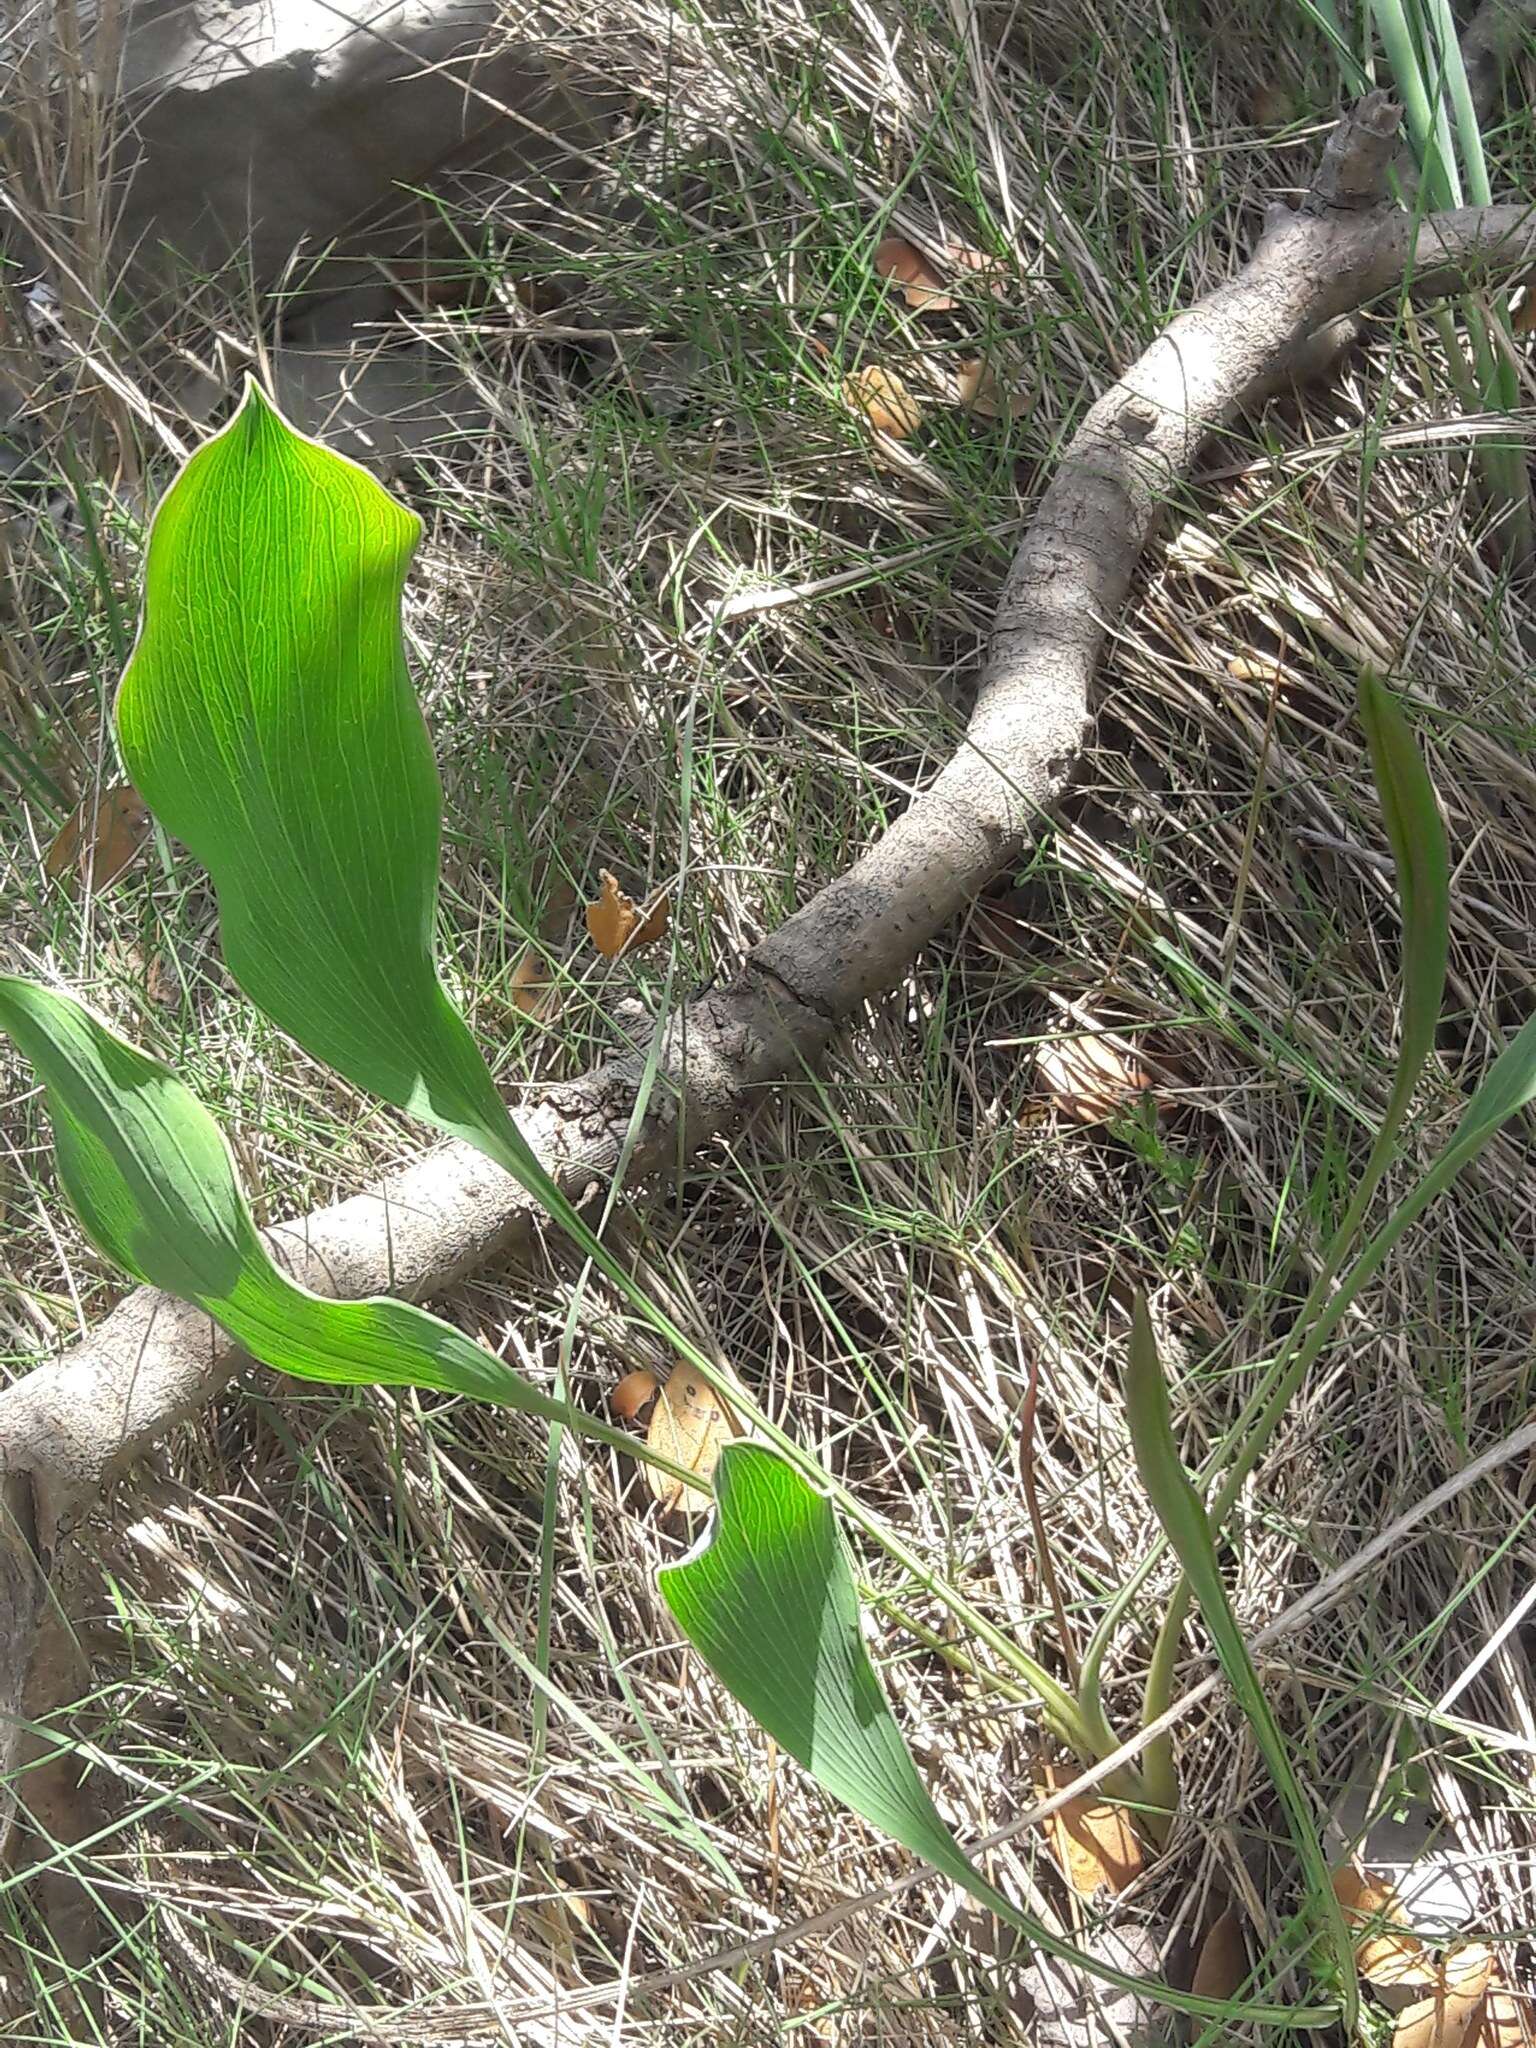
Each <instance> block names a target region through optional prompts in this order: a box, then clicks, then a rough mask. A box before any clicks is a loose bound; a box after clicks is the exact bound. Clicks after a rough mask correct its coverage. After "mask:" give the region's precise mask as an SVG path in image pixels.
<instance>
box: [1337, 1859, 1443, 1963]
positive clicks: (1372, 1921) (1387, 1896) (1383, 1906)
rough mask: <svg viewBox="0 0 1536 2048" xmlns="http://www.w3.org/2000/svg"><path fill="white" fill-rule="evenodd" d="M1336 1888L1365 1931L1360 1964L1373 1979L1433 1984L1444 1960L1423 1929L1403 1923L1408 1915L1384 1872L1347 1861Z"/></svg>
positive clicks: (1358, 1929)
mask: <svg viewBox="0 0 1536 2048" xmlns="http://www.w3.org/2000/svg"><path fill="white" fill-rule="evenodd" d="M1333 1893H1334V1897H1335V1898H1336V1899H1337V1900H1338V1902H1339V1904H1340V1905H1341V1906H1342V1907H1343V1908H1344V1919H1345V1922H1346V1924H1347V1925H1348V1926H1349V1927H1350V1928H1351V1930H1352V1931H1353V1932H1354V1933H1356V1934H1357V1935H1359V1937H1360V1940H1359V1943H1358V1945H1357V1946H1356V1949H1355V1967H1356V1969H1357V1970H1358V1971H1359V1972H1360V1974H1361V1976H1362V1977H1364V1979H1365V1980H1366V1982H1367V1983H1368V1984H1381V1985H1391V1984H1397V1985H1403V1984H1416V1985H1424V1986H1426V1987H1428V1986H1431V1985H1433V1984H1434V1982H1435V1980H1436V1976H1437V1974H1438V1968H1439V1966H1438V1964H1437V1963H1436V1961H1435V1959H1434V1957H1433V1956H1432V1955H1431V1954H1430V1952H1429V1950H1428V1949H1427V1948H1426V1947H1425V1946H1424V1943H1423V1942H1422V1941H1421V1940H1420V1939H1419V1937H1418V1935H1416V1934H1414V1933H1413V1932H1412V1931H1411V1930H1409V1929H1407V1928H1404V1927H1402V1926H1401V1923H1402V1922H1403V1921H1404V1920H1405V1919H1406V1917H1407V1916H1406V1914H1405V1913H1404V1911H1403V1907H1402V1904H1401V1902H1400V1901H1399V1899H1398V1896H1397V1893H1396V1892H1395V1891H1394V1890H1393V1889H1392V1886H1391V1885H1390V1884H1388V1883H1387V1881H1386V1879H1385V1878H1380V1877H1377V1876H1375V1875H1374V1874H1373V1873H1372V1872H1371V1871H1369V1870H1356V1869H1355V1867H1354V1865H1353V1864H1349V1863H1346V1864H1345V1865H1344V1866H1343V1867H1342V1868H1341V1869H1339V1870H1336V1871H1335V1872H1334V1873H1333ZM1393 1923H1397V1924H1396V1925H1394V1924H1393Z"/></svg>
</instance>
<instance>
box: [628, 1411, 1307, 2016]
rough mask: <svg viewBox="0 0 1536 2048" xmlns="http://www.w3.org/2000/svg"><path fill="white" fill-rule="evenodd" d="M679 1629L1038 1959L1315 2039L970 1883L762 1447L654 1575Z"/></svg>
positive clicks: (729, 1455)
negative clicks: (1155, 1975) (1163, 1975)
mask: <svg viewBox="0 0 1536 2048" xmlns="http://www.w3.org/2000/svg"><path fill="white" fill-rule="evenodd" d="M659 1577H660V1584H661V1591H662V1596H663V1598H664V1599H665V1600H666V1603H667V1606H668V1607H669V1608H670V1609H671V1611H672V1614H673V1616H674V1617H675V1619H676V1621H677V1623H678V1626H679V1627H680V1628H681V1629H682V1631H683V1633H684V1634H685V1635H686V1636H687V1637H688V1639H689V1641H690V1642H691V1643H692V1644H693V1645H694V1647H695V1649H697V1651H698V1652H699V1655H700V1656H701V1657H702V1658H703V1659H704V1662H705V1663H706V1664H707V1665H708V1666H709V1668H710V1670H711V1671H713V1672H714V1674H715V1676H716V1677H717V1678H718V1679H719V1680H720V1683H721V1684H722V1685H723V1686H724V1687H725V1688H726V1690H727V1691H728V1692H730V1693H732V1694H734V1696H735V1697H736V1698H737V1699H738V1700H739V1701H740V1702H741V1704H742V1705H743V1706H744V1707H745V1708H746V1710H747V1712H748V1713H749V1714H750V1715H751V1716H752V1717H753V1719H754V1720H755V1721H757V1722H758V1723H759V1724H760V1725H761V1726H762V1727H763V1728H765V1729H766V1730H767V1732H768V1733H769V1734H770V1735H771V1736H772V1737H773V1739H774V1741H775V1742H777V1743H778V1744H779V1746H780V1748H781V1749H784V1750H786V1751H787V1752H788V1754H789V1755H790V1756H792V1757H794V1758H796V1759H797V1761H798V1762H800V1763H801V1764H803V1765H804V1766H805V1768H806V1769H807V1770H808V1771H809V1772H810V1773H811V1775H812V1777H813V1778H815V1780H816V1781H817V1783H818V1784H819V1785H821V1786H822V1788H823V1789H824V1790H825V1791H827V1792H829V1793H830V1794H831V1795H832V1796H833V1797H834V1798H836V1799H840V1800H841V1801H842V1802H843V1804H844V1805H845V1806H848V1807H851V1808H852V1810H853V1811H854V1812H855V1813H857V1814H859V1815H860V1816H861V1817H862V1818H863V1819H865V1820H867V1821H868V1822H869V1823H870V1824H871V1825H872V1826H874V1827H877V1828H879V1829H880V1830H881V1831H882V1832H883V1833H885V1834H887V1835H889V1836H890V1837H891V1838H892V1840H894V1841H897V1842H899V1843H901V1845H902V1847H903V1848H906V1849H910V1850H911V1851H912V1853H913V1854H914V1855H915V1856H919V1857H921V1858H922V1859H923V1860H924V1861H925V1862H927V1863H931V1864H932V1865H933V1866H934V1868H935V1869H936V1870H939V1871H942V1873H943V1874H944V1875H945V1876H946V1877H948V1878H951V1879H952V1880H953V1881H954V1882H955V1883H956V1884H958V1885H960V1886H961V1887H962V1889H963V1890H965V1891H966V1892H968V1893H969V1894H970V1896H971V1897H972V1898H974V1899H976V1900H977V1901H978V1902H979V1903H980V1904H981V1905H983V1906H985V1907H986V1908H988V1910H989V1911H991V1912H993V1913H995V1914H997V1916H998V1917H999V1919H1001V1920H1003V1921H1005V1922H1006V1923H1007V1924H1008V1925H1009V1926H1011V1927H1014V1928H1016V1929H1018V1931H1019V1932H1020V1933H1022V1934H1023V1935H1025V1936H1026V1937H1027V1938H1028V1939H1029V1940H1030V1941H1031V1942H1033V1943H1034V1944H1035V1946H1036V1947H1038V1948H1041V1949H1044V1950H1045V1951H1046V1953H1047V1954H1049V1955H1053V1956H1059V1957H1061V1958H1062V1960H1063V1961H1065V1962H1069V1963H1072V1964H1074V1965H1076V1967H1077V1968H1079V1969H1081V1970H1083V1971H1084V1972H1085V1973H1087V1974H1088V1975H1089V1976H1093V1977H1098V1978H1101V1979H1102V1980H1104V1981H1105V1982H1107V1983H1110V1984H1114V1985H1117V1986H1119V1987H1120V1988H1121V1989H1122V1990H1126V1991H1131V1992H1135V1993H1139V1994H1141V1995H1142V1996H1144V1997H1150V1998H1156V1999H1158V2000H1161V2001H1162V2002H1163V2003H1164V2004H1166V2005H1169V2006H1173V2007H1175V2008H1177V2009H1178V2010H1179V2011H1182V2012H1193V2013H1199V2014H1202V2015H1204V2016H1206V2017H1210V2018H1221V2019H1228V2020H1232V2021H1236V2020H1242V2019H1247V2020H1255V2021H1265V2022H1268V2023H1269V2024H1271V2025H1275V2026H1296V2027H1302V2026H1308V2025H1316V2024H1317V2023H1318V2022H1319V2019H1320V2017H1321V2015H1320V2014H1319V2013H1318V2012H1317V2011H1316V2010H1314V2011H1313V2012H1312V2013H1311V2015H1310V2016H1307V2015H1305V2014H1304V2013H1303V2010H1302V2008H1300V2007H1291V2008H1285V2007H1280V2006H1253V2007H1250V2008H1243V2009H1241V2010H1240V2009H1238V2008H1236V2007H1234V2006H1232V2005H1231V2004H1230V2003H1225V2004H1224V2003H1223V2002H1222V2001H1220V2000H1216V1999H1209V1998H1201V1997H1199V1996H1197V1995H1196V1994H1195V1993H1193V1992H1181V1991H1175V1990H1174V1989H1173V1988H1172V1987H1171V1986H1169V1985H1166V1984H1158V1983H1155V1982H1152V1981H1150V1980H1147V1979H1144V1978H1139V1977H1134V1976H1130V1975H1128V1974H1126V1973H1125V1972H1123V1971H1118V1970H1115V1969H1114V1968H1112V1967H1111V1966H1109V1965H1108V1964H1106V1963H1105V1962H1103V1961H1102V1960H1100V1959H1099V1958H1097V1957H1094V1956H1091V1955H1087V1954H1084V1953H1083V1952H1082V1951H1081V1950H1080V1949H1076V1948H1074V1947H1073V1946H1072V1945H1071V1944H1070V1943H1068V1942H1065V1941H1062V1940H1061V1939H1060V1938H1059V1937H1058V1936H1056V1935H1054V1934H1052V1933H1051V1931H1050V1930H1049V1929H1048V1928H1047V1927H1044V1926H1042V1925H1041V1923H1040V1922H1039V1921H1037V1920H1035V1919H1034V1918H1033V1917H1032V1916H1031V1915H1029V1914H1027V1913H1024V1912H1022V1911H1020V1909H1019V1908H1018V1907H1016V1906H1014V1905H1012V1904H1011V1903H1010V1902H1009V1901H1008V1900H1007V1899H1006V1898H1004V1897H1003V1895H1002V1894H1001V1893H1000V1892H999V1891H997V1890H996V1889H995V1888H994V1887H993V1886H992V1885H990V1884H988V1883H987V1881H986V1879H985V1878H984V1877H982V1875H981V1873H980V1872H979V1871H978V1870H977V1869H976V1867H975V1865H974V1864H973V1863H972V1862H971V1861H970V1859H969V1857H967V1856H966V1854H965V1853H964V1851H963V1850H962V1849H961V1847H960V1845H959V1843H958V1842H957V1841H956V1840H955V1838H954V1836H953V1835H952V1834H951V1833H950V1831H949V1829H948V1828H947V1827H946V1826H945V1824H944V1821H943V1818H942V1817H941V1815H940V1813H939V1811H938V1808H937V1807H936V1806H935V1805H934V1803H933V1800H932V1798H931V1797H930V1795H929V1793H928V1789H927V1787H926V1786H925V1785H924V1783H923V1781H922V1779H921V1778H920V1777H919V1775H918V1772H917V1766H916V1765H915V1764H914V1763H913V1761H912V1758H911V1755H910V1753H909V1752H908V1749H907V1746H906V1744H905V1742H903V1740H902V1737H901V1732H900V1730H899V1729H898V1727H897V1725H896V1721H895V1717H894V1716H893V1715H892V1713H891V1709H890V1706H889V1704H888V1703H887V1701H886V1697H885V1693H884V1691H883V1689H882V1687H881V1684H880V1680H879V1678H878V1677H877V1676H876V1673H875V1669H874V1666H873V1665H872V1664H871V1662H870V1659H869V1652H868V1651H867V1650H866V1648H865V1647H864V1637H863V1631H862V1628H861V1625H860V1619H859V1603H858V1595H857V1593H856V1592H855V1589H854V1581H853V1573H852V1569H851V1567H850V1565H849V1561H848V1554H847V1551H846V1549H845V1547H844V1544H843V1539H842V1535H841V1532H840V1531H839V1529H838V1526H837V1521H836V1517H835V1516H834V1514H833V1511H832V1503H831V1501H830V1500H828V1499H827V1497H826V1496H825V1495H824V1494H822V1493H819V1492H817V1491H816V1489H815V1488H814V1487H812V1486H811V1485H810V1484H809V1483H808V1482H807V1481H806V1480H805V1479H804V1478H803V1477H802V1476H801V1475H800V1474H799V1473H798V1472H796V1471H795V1470H794V1469H793V1467H792V1466H790V1465H789V1464H788V1463H786V1461H785V1460H784V1459H783V1458H781V1457H779V1456H778V1455H777V1453H775V1452H773V1451H771V1450H768V1449H767V1448H765V1447H764V1446H763V1445H761V1444H753V1443H746V1442H736V1443H732V1444H727V1445H726V1447H725V1449H724V1450H723V1451H722V1452H721V1454H720V1462H719V1465H718V1466H717V1467H716V1470H715V1512H714V1516H713V1519H712V1521H711V1523H710V1526H709V1528H708V1529H707V1530H706V1532H705V1536H704V1539H703V1541H702V1542H701V1543H700V1544H699V1545H698V1546H697V1547H696V1548H695V1549H694V1550H693V1551H692V1552H691V1553H690V1554H689V1555H688V1556H687V1557H686V1558H684V1559H683V1560H682V1561H681V1562H680V1563H678V1564H673V1565H664V1566H663V1567H662V1569H661V1572H660V1574H659Z"/></svg>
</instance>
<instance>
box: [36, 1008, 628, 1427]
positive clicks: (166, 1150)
mask: <svg viewBox="0 0 1536 2048" xmlns="http://www.w3.org/2000/svg"><path fill="white" fill-rule="evenodd" d="M0 1030H3V1031H4V1032H6V1033H7V1034H8V1035H9V1036H10V1037H11V1038H12V1039H13V1040H14V1041H15V1043H16V1044H17V1046H18V1047H19V1048H20V1050H21V1052H22V1053H23V1054H24V1055H25V1057H26V1058H27V1059H28V1060H29V1061H30V1062H31V1064H32V1066H33V1067H34V1068H35V1069H36V1071H37V1075H38V1078H39V1079H40V1080H41V1082H42V1084H43V1088H44V1091H45V1094H46V1099H47V1106H48V1112H49V1115H50V1117H51V1118H52V1121H53V1129H54V1141H55V1145H56V1148H57V1153H58V1165H59V1179H60V1182H61V1183H62V1185H63V1188H64V1192H65V1193H66V1195H67V1196H68V1197H69V1200H70V1203H71V1205H72V1207H73V1208H74V1210H75V1213H76V1215H77V1216H78V1217H79V1218H80V1221H81V1223H82V1225H83V1226H84V1228H85V1231H86V1234H87V1235H88V1236H89V1237H90V1238H91V1240H92V1242H93V1243H94V1244H95V1245H96V1246H97V1247H98V1249H99V1250H100V1251H102V1252H103V1253H104V1254H105V1255H106V1257H107V1258H109V1259H111V1260H112V1262H113V1263H114V1264H115V1265H117V1266H120V1267H121V1268H122V1269H123V1271H124V1272H126V1273H129V1274H131V1275H132V1276H133V1278H134V1279H136V1280H142V1281H145V1282H147V1283H148V1284H149V1285H150V1286H152V1287H159V1288H163V1289H164V1290H165V1291H166V1292H167V1293H168V1294H175V1295H178V1296H179V1297H180V1298H181V1299H182V1300H183V1301H190V1302H194V1303H196V1304H197V1306H198V1307H199V1308H202V1309H204V1310H206V1311H207V1313H208V1314H209V1315H210V1316H212V1317H213V1318H214V1319H215V1320H216V1321H217V1322H220V1323H222V1324H223V1325H224V1327H225V1329H227V1330H228V1331H229V1332H230V1333H231V1335H232V1336H234V1337H235V1338H236V1339H237V1340H238V1341H239V1342H240V1343H241V1344H243V1345H244V1346H245V1348H246V1349H247V1350H248V1351H250V1352H251V1354H252V1355H253V1356H254V1357H256V1358H259V1359H261V1360H263V1361H264V1362H265V1363H266V1364H267V1365H272V1366H276V1367H278V1368H279V1369H280V1370H282V1371H283V1372H287V1373H293V1374H295V1375H296V1376H297V1377H298V1378H300V1379H307V1380H331V1381H346V1382H351V1383H354V1384H361V1385H368V1386H375V1385H377V1386H416V1387H436V1388H440V1389H442V1390H443V1391H445V1392H448V1393H455V1394H467V1395H471V1396H473V1397H475V1398H476V1399H478V1400H482V1401H499V1402H502V1403H505V1404H506V1405H507V1406H509V1407H512V1408H517V1409H521V1410H522V1411H523V1412H524V1413H525V1414H529V1415H538V1416H541V1417H543V1418H544V1419H545V1420H546V1421H549V1422H560V1423H566V1424H569V1425H570V1426H571V1427H573V1428H575V1429H578V1430H580V1431H581V1433H582V1434H583V1435H586V1436H591V1437H596V1438H598V1439H599V1440H600V1441H602V1442H604V1443H609V1444H613V1445H615V1446H616V1447H618V1448H620V1449H622V1450H625V1451H628V1452H630V1453H636V1452H639V1453H641V1454H644V1447H643V1446H640V1445H637V1443H636V1441H635V1439H634V1438H633V1437H631V1436H628V1435H627V1434H625V1433H624V1432H623V1431H620V1430H615V1429H610V1428H609V1427H608V1426H607V1425H606V1424H604V1423H601V1422H598V1421H597V1420H596V1419H595V1418H593V1417H591V1416H588V1415H585V1414H583V1413H582V1412H581V1411H580V1410H578V1409H574V1408H572V1407H571V1406H570V1405H569V1404H568V1403H566V1402H564V1401H556V1400H553V1399H551V1398H550V1396H549V1395H547V1394H544V1393H541V1392H540V1391H539V1389H538V1388H537V1387H534V1386H531V1385H530V1384H529V1382H528V1381H527V1380H525V1379H523V1378H522V1377H521V1375H519V1374H518V1373H516V1372H514V1371H513V1370H512V1368H511V1367H510V1366H508V1365H506V1364H504V1363H503V1362H502V1361H501V1360H500V1359H498V1358H493V1357H492V1355H491V1354H490V1352H488V1351H485V1350H482V1349H481V1347H480V1346H479V1345H478V1344H472V1343H471V1342H470V1341H469V1339H468V1338H467V1337H465V1336H463V1335H461V1334H460V1332H459V1331H457V1330H455V1329H453V1328H451V1327H450V1325H449V1324H447V1323H444V1322H440V1321H439V1320H438V1318H437V1317H436V1316H432V1315H428V1314H427V1312H426V1311H425V1310H424V1309H419V1308H413V1307H412V1306H411V1305H410V1304H409V1303H408V1302H403V1301H392V1300H388V1299H386V1298H383V1297H375V1298H373V1299H371V1300H366V1301H345V1302H341V1301H328V1300H325V1299H324V1298H323V1297H321V1296H320V1295H317V1294H311V1293H310V1291H309V1290H308V1289H307V1288H305V1287H300V1286H298V1285H297V1284H296V1283H295V1282H294V1281H292V1280H290V1279H289V1278H288V1276H287V1275H286V1274H285V1273H283V1272H282V1271H281V1270H280V1269H279V1267H278V1266H276V1265H275V1264H274V1263H273V1260H272V1257H271V1254H270V1253H269V1252H268V1250H267V1247H266V1245H265V1243H264V1242H263V1241H262V1238H261V1236H260V1234H259V1233H258V1231H257V1229H256V1226H255V1224H254V1222H253V1221H252V1219H251V1213H250V1210H249V1209H248V1208H247V1206H246V1201H245V1196H244V1194H243V1193H242V1192H241V1189H240V1184H239V1181H238V1180H237V1178H236V1175H235V1168H234V1162H233V1159H232V1158H231V1156H230V1151H229V1147H228V1145H227V1144H226V1143H225V1141H224V1138H223V1136H222V1134H221V1133H220V1131H219V1128H218V1126H217V1124H215V1122H214V1120H213V1118H212V1117H211V1116H210V1115H209V1114H208V1112H207V1110H205V1109H204V1108H203V1106H202V1104H201V1103H200V1102H198V1100H197V1099H196V1097H195V1096H194V1095H192V1094H191V1092H190V1091H189V1090H188V1089H187V1088H185V1087H184V1086H183V1085H182V1083H181V1082H180V1081H178V1080H177V1079H176V1077H175V1075H174V1074H173V1073H172V1072H171V1071H170V1069H169V1068H168V1067H166V1066H164V1065H163V1064H162V1063H161V1062H160V1061H159V1060H157V1059H152V1058H151V1057H150V1056H149V1055H148V1054H147V1053H144V1052H140V1051H139V1050H138V1049H137V1047H135V1046H132V1045H130V1044H129V1043H128V1042H127V1040H126V1039H124V1038H121V1037H119V1035H118V1034H117V1033H116V1032H115V1031H114V1030H112V1028H111V1027H110V1025H108V1024H105V1023H104V1022H103V1021H102V1020H101V1019H100V1018H99V1017H97V1016H95V1015H94V1014H93V1013H92V1012H91V1011H90V1010H88V1009H86V1008H85V1006H84V1005H83V1004H81V1003H78V1002H76V1001H75V1000H74V998H73V997H72V996H66V995H64V994H62V993H59V992H57V991H55V990H51V989H45V988H40V987H39V986H38V985H37V984H36V983H35V982H30V981H25V980H22V979H20V978H18V977H16V976H13V975H0ZM660 1462H662V1463H666V1462H667V1461H665V1460H662V1461H660Z"/></svg>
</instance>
